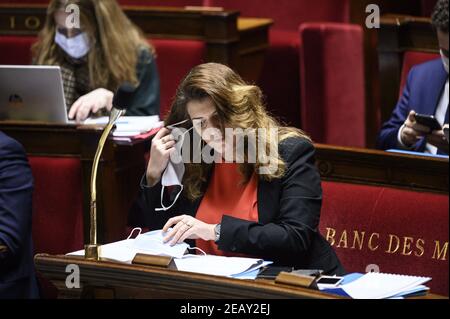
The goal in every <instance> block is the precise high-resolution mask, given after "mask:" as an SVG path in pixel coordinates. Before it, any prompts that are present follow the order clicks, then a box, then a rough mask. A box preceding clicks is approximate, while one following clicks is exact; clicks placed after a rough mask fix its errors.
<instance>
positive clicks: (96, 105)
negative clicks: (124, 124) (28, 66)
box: [33, 0, 159, 121]
mask: <svg viewBox="0 0 450 319" xmlns="http://www.w3.org/2000/svg"><path fill="white" fill-rule="evenodd" d="M69 5H75V6H77V8H79V22H80V23H79V26H78V27H77V26H75V27H72V26H73V25H72V23H73V22H76V21H77V19H76V18H75V19H74V14H76V11H70V10H71V8H72V6H69ZM68 6H69V7H68ZM66 8H68V9H67V11H68V12H66ZM33 59H34V63H35V64H39V65H58V66H60V67H61V73H62V78H63V84H64V94H65V99H66V105H67V109H68V115H69V118H70V119H75V120H77V121H82V120H84V119H86V118H87V117H88V116H89V115H91V114H95V113H100V114H105V113H107V111H109V110H110V109H111V107H112V98H113V92H114V91H116V90H117V89H118V88H119V86H120V85H121V84H122V83H123V82H129V83H131V84H133V85H134V86H135V87H136V90H135V95H134V98H133V102H132V105H128V106H127V107H128V109H127V115H135V116H136V115H137V116H145V115H158V114H159V76H158V71H157V68H156V63H155V52H154V49H153V47H152V46H150V45H149V43H148V42H147V40H146V39H145V38H144V36H143V35H142V33H141V32H140V30H138V28H137V27H136V26H135V25H134V24H133V23H132V22H131V21H130V20H129V19H128V18H127V17H126V16H125V14H124V13H123V11H122V10H121V8H120V7H119V4H118V3H117V2H116V1H115V0H102V1H95V0H52V1H51V2H50V5H49V7H48V10H47V19H46V22H45V26H44V28H43V30H42V31H41V32H40V34H39V39H38V42H37V43H36V44H35V45H34V46H33Z"/></svg>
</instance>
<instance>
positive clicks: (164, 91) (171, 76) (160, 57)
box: [151, 39, 206, 118]
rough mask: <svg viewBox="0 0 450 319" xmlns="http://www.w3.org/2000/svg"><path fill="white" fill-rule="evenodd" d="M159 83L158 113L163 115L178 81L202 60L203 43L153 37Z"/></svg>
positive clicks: (167, 109)
mask: <svg viewBox="0 0 450 319" xmlns="http://www.w3.org/2000/svg"><path fill="white" fill-rule="evenodd" d="M151 42H152V44H153V45H154V46H155V49H156V53H157V57H156V61H157V64H158V70H159V78H160V83H161V108H160V115H161V117H162V118H164V117H165V115H166V114H167V112H168V111H169V110H170V107H171V104H172V99H173V97H174V96H175V92H176V89H177V87H178V85H179V83H180V81H181V80H182V79H183V78H184V76H186V75H187V74H188V72H189V71H190V70H191V69H192V68H193V67H194V66H196V65H198V64H200V63H202V62H203V61H204V57H205V55H206V47H205V43H204V42H202V41H194V40H166V39H153V40H151Z"/></svg>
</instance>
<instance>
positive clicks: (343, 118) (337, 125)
mask: <svg viewBox="0 0 450 319" xmlns="http://www.w3.org/2000/svg"><path fill="white" fill-rule="evenodd" d="M300 42H301V43H302V45H301V46H300V86H301V87H300V94H301V116H302V117H301V118H302V128H303V129H304V130H305V131H306V132H307V133H308V134H310V135H311V137H312V139H313V140H314V141H315V142H318V143H324V144H334V145H341V146H353V147H365V134H366V127H365V85H364V82H365V81H364V53H363V31H362V29H361V27H360V26H358V25H349V24H338V23H305V24H303V25H301V26H300Z"/></svg>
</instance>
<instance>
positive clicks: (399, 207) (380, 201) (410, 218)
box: [320, 182, 449, 296]
mask: <svg viewBox="0 0 450 319" xmlns="http://www.w3.org/2000/svg"><path fill="white" fill-rule="evenodd" d="M322 186H323V206H322V213H321V222H320V231H321V233H322V234H323V235H324V236H325V237H326V238H327V240H328V241H329V242H330V244H331V245H332V246H333V248H334V249H335V250H336V253H337V254H338V256H339V258H340V260H341V262H342V263H343V265H344V267H345V269H346V270H347V272H365V271H366V269H367V267H369V268H373V267H375V266H373V265H376V266H378V267H379V271H381V272H386V273H401V274H409V275H420V276H430V277H432V278H433V280H432V281H431V282H430V283H429V286H430V287H431V289H432V292H434V293H438V294H443V295H446V296H448V294H449V278H448V266H449V265H448V238H449V233H448V230H449V216H448V209H449V202H448V194H447V195H439V194H433V193H425V192H415V191H408V190H400V189H394V188H386V187H378V186H366V185H356V184H347V183H337V182H323V184H322Z"/></svg>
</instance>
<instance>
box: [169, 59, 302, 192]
mask: <svg viewBox="0 0 450 319" xmlns="http://www.w3.org/2000/svg"><path fill="white" fill-rule="evenodd" d="M206 98H210V99H211V100H212V102H213V103H214V105H215V107H216V112H217V117H218V119H219V121H220V123H221V124H220V126H222V127H221V128H222V129H223V128H224V127H230V128H233V129H236V128H241V129H243V130H244V131H245V130H246V129H258V128H264V129H266V132H267V134H266V135H263V136H258V134H256V145H264V147H265V151H266V154H267V156H268V157H269V159H268V160H269V163H272V164H275V165H276V168H277V169H276V170H275V171H272V172H270V173H265V174H260V178H262V179H263V180H269V181H270V180H273V179H276V178H280V177H282V176H283V175H284V173H285V171H286V163H285V162H284V161H283V159H282V158H281V156H280V154H279V152H276V154H272V153H271V152H270V149H271V147H272V149H273V147H275V149H276V150H278V143H279V142H281V141H283V140H285V139H287V138H290V137H300V138H305V139H308V140H310V139H309V137H307V136H306V134H305V133H304V132H302V131H301V130H299V129H296V128H291V127H284V126H281V125H280V124H279V122H278V121H277V120H275V119H274V118H273V117H272V116H270V115H269V114H268V112H267V111H266V108H265V106H264V104H263V95H262V92H261V90H260V89H259V87H257V86H255V85H249V84H247V83H246V82H244V81H243V80H242V78H241V77H240V76H239V75H237V74H236V73H235V72H234V71H233V70H231V69H230V68H229V67H227V66H225V65H222V64H218V63H206V64H201V65H198V66H196V67H194V68H193V69H192V70H191V72H190V73H189V74H188V75H187V76H186V77H185V78H184V80H183V81H182V82H181V84H180V85H179V87H178V89H177V93H176V96H175V99H174V101H173V104H172V108H171V111H170V113H169V115H168V116H167V118H166V119H165V124H166V126H167V125H170V124H175V123H178V122H180V121H182V120H185V119H188V118H189V116H188V113H187V104H188V103H189V102H190V101H201V100H203V99H206ZM270 129H275V131H276V132H277V133H278V136H277V137H274V136H273V135H272V134H270ZM260 139H263V140H262V141H261V140H260ZM244 140H245V142H244V148H245V152H244V153H245V154H247V151H248V147H249V145H248V139H246V137H245V136H244ZM255 147H256V146H255ZM270 157H271V158H270ZM263 165H264V164H263V163H260V161H259V157H258V156H256V163H248V162H246V161H244V163H242V164H239V171H240V173H241V175H242V177H243V179H242V182H243V183H247V182H248V181H249V180H250V178H251V177H252V175H253V174H254V173H256V174H258V172H259V171H260V170H259V168H261V167H262V166H263ZM185 166H186V172H185V175H184V178H183V185H184V189H185V191H186V195H187V197H188V198H189V199H190V200H195V199H197V198H199V197H201V196H202V194H203V193H204V191H205V186H206V181H207V176H208V174H209V172H210V170H211V169H212V164H206V163H198V164H196V163H192V161H191V163H186V165H185Z"/></svg>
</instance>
